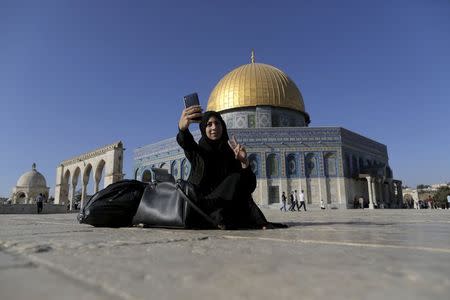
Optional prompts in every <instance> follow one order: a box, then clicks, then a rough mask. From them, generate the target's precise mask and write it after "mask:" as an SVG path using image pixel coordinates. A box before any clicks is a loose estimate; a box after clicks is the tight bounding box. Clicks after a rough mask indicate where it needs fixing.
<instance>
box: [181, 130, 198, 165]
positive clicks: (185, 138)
mask: <svg viewBox="0 0 450 300" xmlns="http://www.w3.org/2000/svg"><path fill="white" fill-rule="evenodd" d="M177 142H178V145H180V147H181V148H183V150H184V153H185V154H186V157H187V159H188V160H189V161H190V160H191V158H192V156H193V154H194V152H195V151H196V150H197V147H198V144H197V143H196V142H195V140H194V137H193V136H192V134H191V132H190V131H189V129H186V130H178V134H177Z"/></svg>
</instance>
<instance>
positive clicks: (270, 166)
mask: <svg viewBox="0 0 450 300" xmlns="http://www.w3.org/2000/svg"><path fill="white" fill-rule="evenodd" d="M266 168H267V177H268V178H274V177H278V176H279V172H278V158H277V156H276V154H273V153H272V154H269V156H267V160H266Z"/></svg>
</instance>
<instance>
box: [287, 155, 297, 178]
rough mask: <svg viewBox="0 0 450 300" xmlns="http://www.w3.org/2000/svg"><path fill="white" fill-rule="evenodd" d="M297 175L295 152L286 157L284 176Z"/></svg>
mask: <svg viewBox="0 0 450 300" xmlns="http://www.w3.org/2000/svg"><path fill="white" fill-rule="evenodd" d="M297 175H298V167H297V159H296V157H295V154H289V155H288V156H287V157H286V176H287V177H294V176H297Z"/></svg>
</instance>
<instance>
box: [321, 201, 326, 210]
mask: <svg viewBox="0 0 450 300" xmlns="http://www.w3.org/2000/svg"><path fill="white" fill-rule="evenodd" d="M320 209H325V204H324V203H323V199H320Z"/></svg>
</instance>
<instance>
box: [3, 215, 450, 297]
mask: <svg viewBox="0 0 450 300" xmlns="http://www.w3.org/2000/svg"><path fill="white" fill-rule="evenodd" d="M264 213H265V214H266V216H267V217H268V219H269V220H270V221H276V222H285V223H287V224H289V225H290V227H289V228H288V229H279V230H265V231H262V230H245V231H219V230H206V231H203V230H202V231H194V230H173V229H154V228H139V227H130V228H119V229H113V228H95V227H92V226H89V225H80V224H78V222H77V221H76V215H75V214H43V215H2V216H1V217H0V228H1V229H0V290H1V298H2V299H36V300H39V299H43V300H44V299H45V300H46V299H170V300H173V299H217V300H220V299H259V300H263V299H274V298H275V299H399V298H401V299H448V293H449V291H450V263H449V260H450V239H449V232H450V218H449V210H368V209H364V210H332V209H327V210H324V211H320V210H317V209H314V208H312V209H311V210H308V211H307V212H304V211H302V212H288V213H285V212H280V211H279V210H274V209H264Z"/></svg>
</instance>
